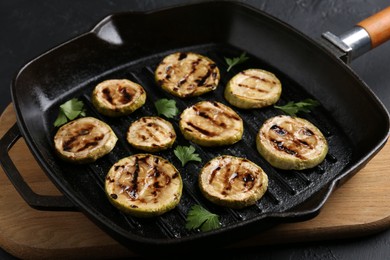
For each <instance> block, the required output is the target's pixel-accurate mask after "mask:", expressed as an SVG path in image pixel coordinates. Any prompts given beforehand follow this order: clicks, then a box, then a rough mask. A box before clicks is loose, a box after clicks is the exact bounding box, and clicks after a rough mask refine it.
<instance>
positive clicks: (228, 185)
mask: <svg viewBox="0 0 390 260" xmlns="http://www.w3.org/2000/svg"><path fill="white" fill-rule="evenodd" d="M221 160H222V161H223V160H225V157H222V159H221ZM241 165H242V162H241V161H240V163H239V164H238V165H237V169H236V170H235V171H234V172H231V169H232V167H231V166H232V163H231V162H228V163H227V164H223V163H222V162H220V164H219V165H218V167H217V168H215V169H214V170H213V171H212V172H211V174H210V179H209V184H212V183H213V181H214V179H215V176H216V175H217V174H218V172H219V173H220V174H223V183H224V187H223V191H222V192H221V194H222V195H224V196H227V195H229V193H230V191H231V190H232V184H233V182H234V181H236V179H237V180H239V181H240V180H241V181H242V182H243V183H244V187H245V190H244V191H243V192H248V191H250V190H251V189H253V187H254V180H255V177H254V176H253V175H252V174H250V173H248V172H247V171H242V169H241ZM248 183H251V185H250V186H249V187H248Z"/></svg>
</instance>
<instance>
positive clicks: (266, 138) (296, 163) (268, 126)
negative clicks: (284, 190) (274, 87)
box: [256, 115, 328, 170]
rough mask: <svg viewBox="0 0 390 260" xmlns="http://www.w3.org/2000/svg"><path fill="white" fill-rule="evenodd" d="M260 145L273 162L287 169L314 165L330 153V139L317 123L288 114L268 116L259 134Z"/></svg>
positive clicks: (258, 141)
mask: <svg viewBox="0 0 390 260" xmlns="http://www.w3.org/2000/svg"><path fill="white" fill-rule="evenodd" d="M256 146H257V150H258V151H259V153H260V154H261V155H262V156H263V157H264V158H265V159H266V160H267V161H268V162H269V163H270V164H271V165H272V166H274V167H276V168H279V169H285V170H303V169H308V168H313V167H315V166H317V165H318V164H320V163H321V162H322V161H323V160H324V159H325V156H326V154H327V153H328V143H327V140H326V139H325V137H324V135H323V134H322V132H321V131H320V130H319V129H318V128H317V127H316V126H315V125H313V124H312V123H311V122H309V121H308V120H306V119H303V118H299V117H291V116H287V115H281V116H275V117H272V118H270V119H268V120H266V121H265V122H264V124H263V125H262V126H261V127H260V130H259V132H258V134H257V136H256Z"/></svg>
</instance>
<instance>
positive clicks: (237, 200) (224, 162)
mask: <svg viewBox="0 0 390 260" xmlns="http://www.w3.org/2000/svg"><path fill="white" fill-rule="evenodd" d="M198 180H199V187H200V190H201V191H202V193H203V195H204V196H205V197H206V198H207V199H208V200H210V201H211V202H213V203H215V204H217V205H220V206H225V207H230V208H235V209H240V208H244V207H247V206H250V205H253V204H255V203H256V202H257V201H258V200H259V199H260V198H261V197H262V196H263V195H264V193H265V192H266V191H267V187H268V176H267V174H266V173H265V172H264V171H263V169H262V168H261V167H260V166H258V165H257V164H255V163H253V162H252V161H250V160H248V159H246V158H240V157H235V156H231V155H222V156H218V157H216V158H214V159H212V160H211V161H209V162H208V163H206V164H205V166H204V167H203V168H202V170H201V172H200V174H199V179H198Z"/></svg>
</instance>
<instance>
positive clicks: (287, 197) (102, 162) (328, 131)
mask: <svg viewBox="0 0 390 260" xmlns="http://www.w3.org/2000/svg"><path fill="white" fill-rule="evenodd" d="M176 51H181V52H185V51H192V52H197V53H200V54H203V55H205V56H208V57H210V58H211V59H213V60H214V61H215V62H216V63H217V65H218V67H219V68H220V69H221V82H220V84H219V86H218V88H217V90H216V91H213V92H212V93H209V94H206V95H202V96H201V97H197V98H191V99H186V100H183V99H179V98H175V97H173V96H172V95H170V94H168V93H166V92H164V91H163V90H162V89H161V88H160V87H158V86H157V85H156V83H155V81H154V70H155V68H156V67H157V64H158V63H159V62H160V61H161V60H162V59H163V57H165V55H167V54H168V53H172V52H176ZM241 52H242V50H239V49H236V48H234V47H232V46H223V45H207V46H205V45H202V46H193V47H190V48H186V49H179V50H178V49H174V50H170V51H168V52H165V53H161V54H159V55H153V56H151V57H148V58H145V59H144V60H143V61H142V63H141V64H138V63H135V64H131V65H129V66H124V67H121V68H119V69H118V70H116V71H115V70H114V71H113V72H111V73H109V74H105V75H103V76H97V77H96V78H95V79H94V80H93V81H91V82H88V83H87V84H85V86H84V87H83V90H82V91H81V93H80V94H78V95H76V97H78V98H80V99H81V100H83V102H84V103H85V104H86V107H87V115H90V116H93V117H96V118H99V119H101V120H103V121H104V122H107V123H109V124H110V126H111V127H112V128H113V130H114V132H115V133H116V134H117V136H118V137H119V142H118V144H117V145H116V147H115V148H114V150H113V151H112V152H111V153H110V154H109V155H107V156H105V157H104V158H102V159H99V160H98V161H97V162H96V163H92V164H89V165H86V166H83V167H79V166H77V167H74V166H71V165H69V164H67V163H63V162H61V161H59V162H57V163H58V164H59V165H61V167H66V168H69V170H66V171H64V174H63V176H61V177H62V178H64V179H66V181H67V182H68V183H69V184H70V185H71V186H72V187H73V189H76V190H78V189H80V191H79V192H80V196H82V200H83V201H86V202H87V203H88V204H90V205H93V207H95V210H96V211H97V212H99V213H100V214H102V215H104V216H109V218H110V219H112V225H115V226H116V228H119V229H121V230H122V232H123V233H126V232H129V234H132V235H136V236H143V237H151V238H156V239H163V240H170V239H180V238H185V237H191V236H194V235H195V234H197V233H198V231H188V230H186V229H185V219H186V215H187V212H188V210H189V208H190V207H191V206H192V205H194V204H200V205H202V206H203V207H205V208H206V209H208V210H209V211H211V212H214V213H217V214H218V215H220V217H221V223H222V228H223V227H226V226H237V225H242V223H243V222H251V221H253V220H255V219H256V218H259V217H261V216H262V215H267V214H272V213H274V212H284V211H286V210H289V209H292V208H294V207H296V206H298V205H299V204H300V203H302V202H303V201H305V200H306V199H308V198H309V196H310V195H312V194H314V193H315V192H317V191H318V190H320V189H321V188H322V187H323V186H324V185H326V184H327V183H328V182H329V180H330V179H332V178H334V177H336V176H337V175H338V174H339V173H340V172H342V170H343V168H344V167H345V166H346V165H347V164H348V162H349V161H350V157H351V153H352V151H351V148H349V147H350V142H349V141H348V138H346V136H345V135H344V134H343V132H342V130H341V129H340V128H339V127H337V124H336V122H334V121H333V120H332V118H331V117H329V115H328V113H327V112H326V111H325V110H324V109H323V108H321V107H319V108H316V109H315V110H314V111H313V113H310V114H301V115H300V116H301V117H304V118H306V119H308V120H310V121H311V122H313V123H314V124H316V125H317V126H318V127H319V128H320V129H321V131H322V132H323V133H324V134H325V136H326V138H327V140H328V142H329V147H330V150H329V154H328V155H327V157H326V159H325V161H324V162H323V163H322V164H321V165H319V166H318V167H315V168H314V169H310V170H305V171H281V170H276V169H275V168H273V167H272V166H270V165H269V164H268V163H267V162H266V161H265V160H264V159H263V158H262V157H261V156H260V155H259V154H258V152H257V150H256V144H255V137H256V133H257V131H258V130H259V128H260V126H261V124H262V123H263V122H264V121H265V120H266V119H267V118H270V117H272V116H276V115H280V114H283V113H282V112H281V111H279V110H277V109H275V108H273V107H270V108H264V109H256V110H249V111H245V110H241V109H235V111H237V112H238V114H239V115H240V116H241V117H242V119H243V120H244V135H243V139H242V140H241V141H240V142H238V143H236V144H234V145H231V146H224V147H217V148H204V147H201V146H198V145H196V144H194V143H191V142H188V141H187V140H185V139H184V138H183V136H182V135H181V133H180V130H179V127H178V122H179V115H178V116H176V117H175V118H174V119H171V120H169V121H170V122H172V124H173V126H174V128H175V131H176V133H177V135H178V137H177V141H176V143H175V144H174V147H176V145H186V146H187V145H190V144H191V145H193V146H195V147H196V151H197V152H198V153H199V154H200V157H201V158H202V163H188V164H187V165H186V166H185V167H181V164H180V161H179V160H178V159H177V158H176V157H175V155H174V153H173V149H169V150H167V151H163V152H159V153H155V154H157V155H160V156H163V157H164V158H166V159H168V160H169V161H171V162H172V163H174V165H175V166H176V167H177V168H178V170H179V171H180V172H181V175H182V178H183V182H184V190H183V197H182V199H181V202H180V204H179V206H178V207H177V208H176V209H174V210H172V211H171V212H169V213H166V214H164V215H163V216H161V217H157V218H153V219H147V220H145V219H138V218H133V217H129V216H126V215H125V214H122V213H121V212H119V211H118V210H117V209H116V208H114V207H113V206H111V205H110V204H109V202H108V200H107V198H106V197H105V194H104V180H105V176H106V174H107V172H108V170H109V169H110V168H111V166H112V165H113V164H114V163H115V162H116V161H118V160H119V159H121V158H123V157H125V156H129V155H131V154H136V153H142V151H141V150H137V149H134V148H132V147H131V146H130V145H129V144H127V141H126V132H127V129H128V127H129V126H130V123H131V122H133V121H135V120H137V119H138V118H140V117H142V116H153V115H157V111H156V109H155V108H154V105H153V104H154V102H155V101H157V100H158V99H160V98H168V99H175V100H176V102H177V106H178V108H179V110H180V111H183V110H184V109H185V108H186V107H187V106H190V105H192V104H194V103H196V102H199V101H201V100H216V101H219V102H222V103H224V104H226V105H228V106H230V105H229V104H228V103H227V102H226V101H225V99H224V97H223V90H224V86H225V85H226V83H227V81H228V80H229V79H230V78H231V77H232V76H233V75H235V74H236V73H238V72H239V71H240V69H244V68H263V69H267V70H269V71H272V72H274V73H276V75H278V77H279V79H280V80H281V82H282V86H283V94H282V97H281V99H280V101H279V103H278V104H285V103H287V102H288V101H290V100H294V101H297V100H300V99H305V98H312V97H311V96H310V95H308V94H307V93H306V92H305V91H304V90H303V89H302V88H301V87H300V86H298V85H297V84H296V83H294V82H293V81H292V80H290V79H288V78H287V77H285V76H284V75H283V74H282V73H281V72H279V71H277V70H276V68H271V67H269V66H268V65H267V64H264V63H263V62H261V61H260V60H258V59H256V58H255V57H253V56H250V61H248V62H247V63H245V64H243V65H241V66H238V67H236V68H234V69H233V70H232V71H230V72H229V73H227V72H226V69H227V67H226V65H225V62H224V57H235V56H238V55H240V54H241ZM249 55H250V54H249ZM145 64H146V66H145ZM114 78H127V79H130V80H133V81H135V82H137V83H139V84H141V85H142V86H143V87H144V88H145V90H146V93H147V101H146V104H145V105H144V106H143V107H142V108H140V109H139V110H137V111H136V112H134V113H133V114H132V115H130V116H126V117H121V118H110V117H106V116H103V115H101V114H99V113H98V112H97V111H96V110H95V109H94V107H93V106H92V104H91V93H92V90H93V88H94V87H95V86H96V85H97V84H98V83H99V82H101V81H103V80H107V79H114ZM230 107H232V106H230ZM56 112H57V108H56V106H53V108H52V109H51V110H50V112H49V117H48V118H50V120H49V121H52V120H53V122H54V119H55V117H56ZM54 130H56V129H54V128H53V131H52V132H51V134H50V135H49V136H50V138H49V139H48V140H47V141H48V143H50V142H51V140H52V138H53V136H54V134H55V132H54ZM174 147H173V148H174ZM52 149H54V148H52ZM223 154H230V155H234V156H240V157H246V158H248V159H249V160H251V161H253V162H255V163H257V164H258V165H260V166H261V167H262V168H263V169H264V170H265V171H266V173H267V174H268V176H269V189H268V191H267V192H266V194H265V196H264V198H263V199H261V200H260V201H259V202H258V203H257V204H256V205H255V206H252V207H248V208H246V209H243V210H232V209H228V208H224V207H219V206H215V205H213V204H211V203H209V202H208V201H206V200H205V199H204V198H203V196H202V194H201V193H200V191H199V188H198V185H197V177H198V173H199V171H200V168H201V167H202V165H203V164H205V163H206V162H207V161H209V160H211V159H212V158H214V157H216V156H218V155H223Z"/></svg>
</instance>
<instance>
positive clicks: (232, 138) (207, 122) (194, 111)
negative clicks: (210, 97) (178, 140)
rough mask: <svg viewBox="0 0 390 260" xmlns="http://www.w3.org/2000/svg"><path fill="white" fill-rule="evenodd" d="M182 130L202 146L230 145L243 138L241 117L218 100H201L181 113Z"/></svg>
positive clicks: (180, 123) (191, 139) (189, 138)
mask: <svg viewBox="0 0 390 260" xmlns="http://www.w3.org/2000/svg"><path fill="white" fill-rule="evenodd" d="M179 127H180V131H181V132H182V134H183V135H184V137H185V138H186V139H187V140H190V141H192V142H194V143H196V144H199V145H202V146H221V145H230V144H234V143H236V142H238V141H239V140H241V138H242V134H243V132H244V125H243V121H242V119H241V117H240V116H239V115H238V114H237V113H236V112H235V111H234V110H233V109H231V108H230V107H228V106H226V105H224V104H222V103H220V102H216V101H200V102H198V103H196V104H194V105H192V106H190V107H188V108H186V109H185V110H184V111H183V112H182V113H181V115H180V122H179Z"/></svg>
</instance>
